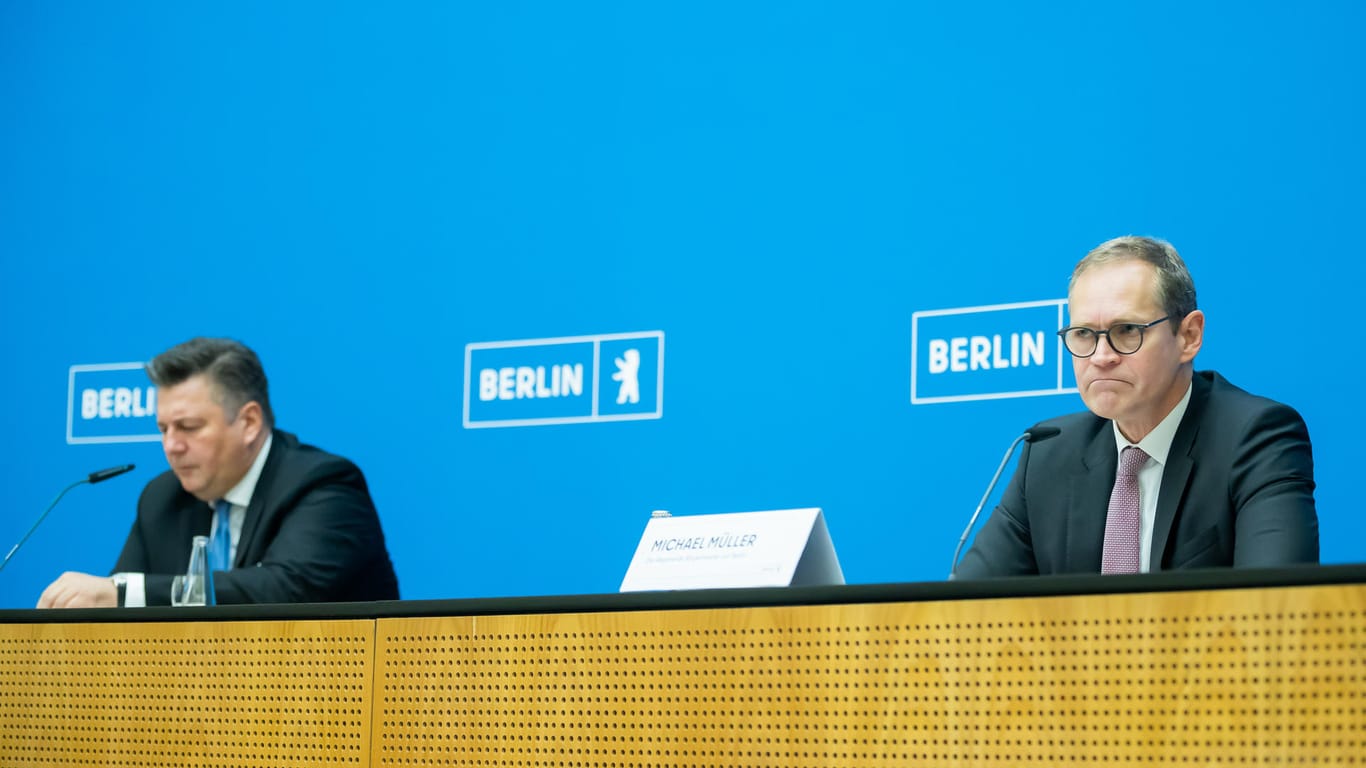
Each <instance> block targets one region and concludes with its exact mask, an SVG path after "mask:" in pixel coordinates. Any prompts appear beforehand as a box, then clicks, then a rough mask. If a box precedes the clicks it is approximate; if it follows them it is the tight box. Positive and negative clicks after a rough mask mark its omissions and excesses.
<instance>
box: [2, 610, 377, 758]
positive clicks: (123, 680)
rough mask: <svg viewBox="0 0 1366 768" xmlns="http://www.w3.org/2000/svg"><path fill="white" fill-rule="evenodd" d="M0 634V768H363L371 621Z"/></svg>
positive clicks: (64, 628) (69, 627)
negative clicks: (323, 767)
mask: <svg viewBox="0 0 1366 768" xmlns="http://www.w3.org/2000/svg"><path fill="white" fill-rule="evenodd" d="M0 631H2V632H3V634H2V635H0V681H2V682H0V764H3V765H7V766H9V765H35V766H43V765H50V766H83V765H89V766H124V767H128V768H132V767H133V766H138V767H141V766H171V765H196V766H206V765H223V766H227V765H233V766H262V767H263V768H264V767H265V766H320V765H341V766H346V765H352V766H364V765H369V762H370V703H371V694H372V686H371V682H372V681H371V677H370V670H371V665H372V663H373V659H374V622H373V621H368V620H366V621H331V622H318V621H304V622H299V621H284V622H228V623H216V622H197V623H165V624H21V625H7V626H4V627H0Z"/></svg>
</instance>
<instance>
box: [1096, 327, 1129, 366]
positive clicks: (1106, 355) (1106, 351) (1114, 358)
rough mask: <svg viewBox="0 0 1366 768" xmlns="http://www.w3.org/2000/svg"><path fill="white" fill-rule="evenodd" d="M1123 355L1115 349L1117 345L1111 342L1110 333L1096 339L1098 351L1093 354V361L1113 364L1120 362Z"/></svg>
mask: <svg viewBox="0 0 1366 768" xmlns="http://www.w3.org/2000/svg"><path fill="white" fill-rule="evenodd" d="M1121 357H1123V355H1121V354H1119V353H1118V352H1116V351H1115V347H1114V345H1113V344H1111V343H1110V334H1108V333H1107V334H1105V335H1103V336H1100V337H1099V338H1097V339H1096V352H1095V354H1093V355H1091V360H1092V362H1096V363H1100V364H1102V365H1113V364H1114V363H1117V362H1119V359H1120V358H1121Z"/></svg>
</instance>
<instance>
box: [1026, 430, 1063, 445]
mask: <svg viewBox="0 0 1366 768" xmlns="http://www.w3.org/2000/svg"><path fill="white" fill-rule="evenodd" d="M1061 434H1062V430H1061V429H1058V428H1057V427H1030V428H1029V429H1026V430H1025V435H1026V436H1027V437H1028V439H1029V442H1031V443H1037V442H1039V441H1040V440H1047V439H1048V438H1050V437H1054V436H1055V435H1061Z"/></svg>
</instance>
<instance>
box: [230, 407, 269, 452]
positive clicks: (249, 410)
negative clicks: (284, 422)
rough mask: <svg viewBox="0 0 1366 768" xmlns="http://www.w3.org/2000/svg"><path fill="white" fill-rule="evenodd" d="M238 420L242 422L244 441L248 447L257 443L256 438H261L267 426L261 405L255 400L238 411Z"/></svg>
mask: <svg viewBox="0 0 1366 768" xmlns="http://www.w3.org/2000/svg"><path fill="white" fill-rule="evenodd" d="M237 418H238V419H239V420H241V422H242V439H243V440H244V441H245V442H246V443H247V444H248V445H251V444H252V443H254V442H256V438H258V437H260V435H261V430H263V429H265V426H266V419H265V415H264V414H263V413H262V411H261V404H260V403H258V402H256V401H255V400H252V401H250V402H248V403H247V404H246V405H243V406H242V407H241V409H239V410H238V411H237Z"/></svg>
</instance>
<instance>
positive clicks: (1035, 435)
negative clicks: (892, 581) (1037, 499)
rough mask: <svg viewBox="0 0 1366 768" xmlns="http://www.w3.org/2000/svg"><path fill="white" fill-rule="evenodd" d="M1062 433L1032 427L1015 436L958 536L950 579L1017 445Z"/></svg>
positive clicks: (1051, 429)
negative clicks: (973, 528) (973, 527)
mask: <svg viewBox="0 0 1366 768" xmlns="http://www.w3.org/2000/svg"><path fill="white" fill-rule="evenodd" d="M1060 434H1062V430H1061V429H1058V428H1057V427H1030V428H1029V429H1026V430H1025V431H1024V434H1023V435H1020V436H1019V437H1017V438H1015V441H1014V442H1012V443H1011V444H1010V447H1009V448H1007V449H1006V455H1004V456H1002V457H1001V466H999V467H997V468H996V474H994V475H992V476H991V482H990V483H988V484H987V492H986V493H984V494H982V500H981V501H979V502H977V509H975V510H973V512H972V517H971V518H970V519H969V520H968V527H966V528H964V529H963V535H962V536H959V537H958V548H957V549H955V550H953V565H951V566H949V581H953V579H954V577H955V576H957V575H958V556H959V555H961V554H962V553H963V545H964V544H966V543H967V541H968V534H970V533H972V526H974V525H976V524H977V517H978V516H979V515H981V514H982V507H985V506H986V505H987V499H989V498H991V492H992V491H994V490H996V483H997V482H999V481H1000V479H1001V473H1002V472H1004V471H1005V469H1006V464H1008V463H1010V457H1011V455H1013V454H1014V453H1015V446H1017V445H1019V444H1020V443H1022V442H1026V441H1028V442H1031V443H1037V442H1039V441H1040V440H1047V439H1048V438H1050V437H1053V436H1055V435H1060Z"/></svg>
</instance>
